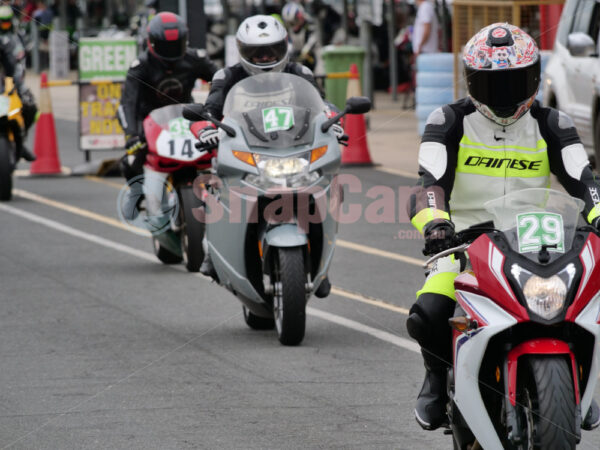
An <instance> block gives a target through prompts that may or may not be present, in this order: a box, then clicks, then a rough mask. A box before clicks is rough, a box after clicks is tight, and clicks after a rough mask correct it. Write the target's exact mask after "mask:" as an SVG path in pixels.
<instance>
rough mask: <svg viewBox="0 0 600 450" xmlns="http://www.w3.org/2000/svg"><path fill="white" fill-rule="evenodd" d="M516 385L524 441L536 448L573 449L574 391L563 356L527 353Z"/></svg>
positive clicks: (574, 443) (571, 378)
mask: <svg viewBox="0 0 600 450" xmlns="http://www.w3.org/2000/svg"><path fill="white" fill-rule="evenodd" d="M523 368H524V369H525V370H524V371H523V372H521V373H519V376H520V377H521V380H522V381H520V382H519V386H518V387H517V404H518V405H521V406H520V408H519V409H520V412H521V413H522V414H524V419H525V420H524V422H523V423H525V424H526V426H527V440H528V444H527V447H525V448H533V449H536V450H538V449H539V450H550V449H552V450H564V449H574V448H575V446H576V444H577V434H578V432H579V430H576V428H575V425H576V421H575V415H576V414H577V410H576V406H575V393H574V390H573V377H572V372H571V368H570V366H569V364H568V363H567V361H566V360H565V359H564V358H563V357H556V356H529V357H528V358H527V359H526V360H525V361H524V365H523Z"/></svg>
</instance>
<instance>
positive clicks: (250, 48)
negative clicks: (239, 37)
mask: <svg viewBox="0 0 600 450" xmlns="http://www.w3.org/2000/svg"><path fill="white" fill-rule="evenodd" d="M287 47H288V44H287V42H286V41H280V42H277V43H275V44H269V45H248V44H240V43H239V42H238V49H239V51H240V56H241V57H242V58H243V59H245V60H246V61H248V62H249V63H251V64H255V65H257V66H262V65H265V66H269V65H271V64H274V63H276V62H279V61H281V60H283V58H285V55H287Z"/></svg>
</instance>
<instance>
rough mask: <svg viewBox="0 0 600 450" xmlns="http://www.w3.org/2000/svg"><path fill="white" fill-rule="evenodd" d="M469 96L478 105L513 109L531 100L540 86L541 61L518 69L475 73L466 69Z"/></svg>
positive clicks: (484, 70)
mask: <svg viewBox="0 0 600 450" xmlns="http://www.w3.org/2000/svg"><path fill="white" fill-rule="evenodd" d="M465 76H466V78H467V85H468V86H469V94H471V96H472V97H473V98H474V99H475V100H477V101H478V102H480V103H482V104H484V105H487V106H489V107H490V108H492V109H495V108H500V109H503V108H510V107H514V106H516V105H518V104H519V103H521V102H523V101H524V100H527V99H528V98H529V97H531V96H532V95H533V94H535V92H536V91H537V89H538V86H539V84H540V60H539V59H538V60H537V62H536V63H535V64H533V65H531V66H527V67H522V68H515V69H500V70H489V69H479V70H477V69H471V68H469V67H465Z"/></svg>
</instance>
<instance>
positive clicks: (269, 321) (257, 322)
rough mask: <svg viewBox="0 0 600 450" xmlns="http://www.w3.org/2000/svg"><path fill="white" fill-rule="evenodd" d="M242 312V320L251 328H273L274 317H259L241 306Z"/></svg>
mask: <svg viewBox="0 0 600 450" xmlns="http://www.w3.org/2000/svg"><path fill="white" fill-rule="evenodd" d="M242 309H243V312H244V320H245V321H246V325H248V326H249V327H250V328H252V329H253V330H272V329H273V328H275V319H273V318H267V317H260V316H257V315H255V314H252V312H250V310H249V309H248V308H246V307H245V306H242Z"/></svg>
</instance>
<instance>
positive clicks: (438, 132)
mask: <svg viewBox="0 0 600 450" xmlns="http://www.w3.org/2000/svg"><path fill="white" fill-rule="evenodd" d="M475 111H476V110H475V106H473V103H471V100H469V98H462V99H460V100H457V101H456V102H454V103H450V104H447V105H444V106H442V107H440V108H438V109H436V110H434V111H433V112H432V113H431V114H430V115H429V117H428V118H427V124H426V125H425V131H424V132H423V138H422V141H421V142H439V143H440V144H443V145H446V146H448V145H452V144H453V143H454V144H456V145H458V142H459V141H460V139H461V137H462V134H463V119H464V117H465V116H467V115H469V114H472V113H473V112H475Z"/></svg>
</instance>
